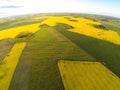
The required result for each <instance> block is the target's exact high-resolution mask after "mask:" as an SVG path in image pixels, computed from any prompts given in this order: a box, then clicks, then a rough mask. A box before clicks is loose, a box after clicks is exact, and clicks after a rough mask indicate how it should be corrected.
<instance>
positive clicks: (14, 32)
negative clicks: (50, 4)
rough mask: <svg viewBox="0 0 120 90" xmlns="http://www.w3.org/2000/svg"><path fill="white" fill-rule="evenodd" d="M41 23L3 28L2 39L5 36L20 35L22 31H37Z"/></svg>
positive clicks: (0, 37)
mask: <svg viewBox="0 0 120 90" xmlns="http://www.w3.org/2000/svg"><path fill="white" fill-rule="evenodd" d="M39 25H40V23H36V24H31V25H25V26H20V27H15V28H10V29H5V30H1V31H0V40H1V39H5V38H14V37H15V36H16V35H18V34H19V33H21V32H32V33H35V32H36V31H37V30H39V29H40V28H39Z"/></svg>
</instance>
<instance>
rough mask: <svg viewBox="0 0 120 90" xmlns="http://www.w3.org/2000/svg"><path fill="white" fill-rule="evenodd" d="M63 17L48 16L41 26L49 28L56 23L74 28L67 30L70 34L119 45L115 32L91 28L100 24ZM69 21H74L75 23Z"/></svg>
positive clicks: (119, 36) (118, 38)
mask: <svg viewBox="0 0 120 90" xmlns="http://www.w3.org/2000/svg"><path fill="white" fill-rule="evenodd" d="M65 17H66V16H49V18H48V19H47V20H45V21H43V22H42V23H41V24H47V25H49V26H55V25H56V23H65V24H69V25H71V26H73V27H74V29H70V30H69V31H71V32H75V33H80V34H83V35H86V36H90V37H93V38H97V39H100V40H105V41H108V42H111V43H114V44H117V45H120V35H119V34H118V33H117V32H116V31H113V30H104V29H99V28H95V27H93V26H92V25H101V23H99V22H96V21H92V20H89V19H85V18H75V17H72V16H67V17H68V18H69V19H66V18H65ZM70 20H76V21H77V22H74V21H70Z"/></svg>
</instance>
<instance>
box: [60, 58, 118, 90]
mask: <svg viewBox="0 0 120 90" xmlns="http://www.w3.org/2000/svg"><path fill="white" fill-rule="evenodd" d="M58 66H59V70H60V74H61V77H62V81H63V84H64V86H65V90H119V88H120V79H119V78H118V77H117V76H116V75H115V74H114V73H112V72H111V71H110V70H109V69H107V68H106V67H105V66H103V65H102V64H101V63H99V62H86V61H63V60H62V61H59V62H58Z"/></svg>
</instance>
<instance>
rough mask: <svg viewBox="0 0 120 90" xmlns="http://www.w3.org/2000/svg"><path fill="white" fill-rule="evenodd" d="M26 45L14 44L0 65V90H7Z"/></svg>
mask: <svg viewBox="0 0 120 90" xmlns="http://www.w3.org/2000/svg"><path fill="white" fill-rule="evenodd" d="M25 46H26V43H25V42H23V43H16V44H15V45H14V46H13V48H12V49H11V51H10V53H9V55H8V56H6V57H5V59H4V60H3V62H2V63H1V64H0V90H8V88H9V85H10V82H11V79H12V77H13V74H14V71H15V69H16V66H17V63H18V61H19V58H20V56H21V53H22V51H23V49H24V48H25Z"/></svg>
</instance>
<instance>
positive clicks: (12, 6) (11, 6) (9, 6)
mask: <svg viewBox="0 0 120 90" xmlns="http://www.w3.org/2000/svg"><path fill="white" fill-rule="evenodd" d="M20 7H22V6H14V5H8V6H1V7H0V8H20Z"/></svg>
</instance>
